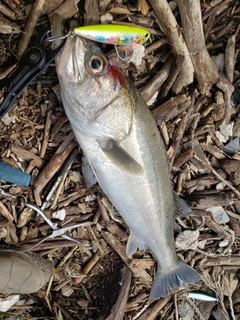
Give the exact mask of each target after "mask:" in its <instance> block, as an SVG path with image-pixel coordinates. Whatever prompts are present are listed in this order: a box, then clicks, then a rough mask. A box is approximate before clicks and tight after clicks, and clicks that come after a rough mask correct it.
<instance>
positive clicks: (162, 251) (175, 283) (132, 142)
mask: <svg viewBox="0 0 240 320" xmlns="http://www.w3.org/2000/svg"><path fill="white" fill-rule="evenodd" d="M92 59H98V63H94V64H91V61H92ZM96 66H99V69H98V68H97V69H94V67H95V68H96ZM57 72H58V76H59V83H60V87H61V95H62V101H63V105H64V108H65V111H66V114H67V116H68V118H69V120H70V123H71V125H72V128H73V131H74V133H75V136H76V139H77V140H78V142H79V144H80V146H81V147H82V150H83V153H84V155H85V156H86V158H87V159H88V161H89V164H90V165H91V167H92V169H93V171H94V174H95V176H96V178H97V180H98V182H99V184H100V186H101V187H102V189H103V191H104V192H105V193H106V195H107V196H108V197H109V199H110V201H111V202H112V204H113V205H114V206H115V208H116V209H117V210H118V211H119V213H120V214H121V216H122V217H123V219H124V220H125V222H126V223H127V225H128V227H129V229H130V236H129V239H128V243H127V254H128V255H129V256H131V255H132V254H133V253H134V252H135V251H136V250H137V248H139V249H146V248H149V249H150V250H151V251H152V253H153V255H154V257H155V258H156V260H157V263H158V267H157V272H156V276H155V280H154V283H153V286H152V289H151V293H150V299H158V298H160V297H164V296H166V295H168V294H169V293H170V292H171V290H172V289H173V288H175V287H179V286H187V285H189V284H193V283H195V282H197V281H198V280H200V276H199V274H198V273H197V272H196V271H195V270H194V269H192V268H191V267H190V266H188V265H187V264H185V263H184V262H183V261H181V260H180V259H179V258H178V256H177V254H176V250H175V243H174V234H173V223H174V219H175V215H176V213H177V212H180V213H181V214H185V215H187V214H189V213H190V208H189V207H188V206H187V205H186V204H185V203H184V201H183V200H181V199H179V198H178V197H177V196H176V194H175V193H174V191H173V188H172V183H171V176H170V172H169V164H168V159H167V154H166V150H165V147H164V144H163V142H162V139H161V137H160V134H159V131H158V128H157V126H156V124H155V121H154V119H153V117H152V115H151V113H150V111H149V109H148V107H147V105H146V103H145V102H144V100H143V99H142V97H141V96H140V94H139V93H138V91H137V90H136V88H135V87H134V85H133V84H132V82H131V81H130V80H129V79H128V78H126V77H125V76H124V75H123V73H122V72H121V70H120V69H118V68H117V67H116V66H115V65H114V64H113V63H112V62H111V61H108V60H107V59H106V58H105V57H104V55H103V54H102V53H101V52H100V50H99V48H98V47H97V46H96V45H94V44H93V43H90V42H89V41H87V40H85V39H83V38H82V37H77V36H75V37H73V38H68V39H67V42H66V45H65V48H64V50H63V52H62V53H61V55H60V56H59V58H58V61H57ZM78 73H79V74H78Z"/></svg>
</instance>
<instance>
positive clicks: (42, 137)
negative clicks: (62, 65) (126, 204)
mask: <svg viewBox="0 0 240 320" xmlns="http://www.w3.org/2000/svg"><path fill="white" fill-rule="evenodd" d="M198 3H199V1H197V0H196V1H189V3H188V5H185V2H184V1H182V0H180V1H178V2H176V1H170V2H169V3H167V2H165V1H163V0H158V1H157V0H149V1H147V0H136V1H124V0H123V1H121V0H120V1H114V0H102V1H97V0H87V1H77V0H76V1H74V0H70V1H68V0H64V1H63V0H55V1H51V3H49V2H48V1H47V0H46V1H44V0H35V1H28V0H3V1H1V3H0V9H1V10H0V79H2V78H4V77H6V75H7V74H8V73H9V72H10V70H11V69H12V68H13V67H14V66H15V64H16V63H17V62H18V60H19V57H20V56H21V55H22V53H23V52H24V51H25V50H26V48H27V46H28V45H29V43H31V42H32V41H33V39H34V38H36V37H37V36H38V34H39V33H41V32H42V31H43V30H48V29H49V30H50V29H51V22H50V21H51V16H52V13H53V12H56V11H57V12H59V13H60V14H61V15H62V16H63V17H64V19H66V24H65V25H66V28H67V27H68V26H69V21H70V20H71V19H75V20H76V21H77V22H78V24H79V25H87V24H98V23H107V22H111V23H118V24H119V23H120V24H130V25H135V24H136V25H141V26H142V27H145V28H147V29H148V30H149V31H150V33H151V37H150V40H149V41H148V42H147V43H146V44H145V45H144V46H145V51H144V52H143V51H141V50H140V51H138V50H139V49H136V48H133V47H118V51H117V52H116V50H115V49H114V48H113V46H110V45H104V44H101V45H100V46H101V48H102V50H103V51H104V52H105V53H106V55H107V57H108V58H109V59H112V60H114V61H115V62H116V64H118V65H119V66H120V67H121V69H122V70H123V71H124V73H125V74H126V75H127V76H129V77H130V78H131V80H132V81H133V82H134V84H135V85H136V87H137V88H138V89H139V91H140V92H141V94H142V96H143V98H144V99H145V101H146V102H147V104H148V106H149V108H150V110H151V111H152V114H153V116H154V118H155V120H156V123H157V125H158V127H159V130H160V132H161V135H162V137H163V141H164V143H165V145H166V149H167V153H168V157H169V162H170V166H171V173H172V183H173V188H174V190H175V191H176V192H177V193H178V194H179V195H180V196H181V197H182V198H184V199H185V200H186V201H187V202H188V203H189V204H190V205H191V207H192V214H191V215H189V216H187V217H185V218H182V217H177V218H176V221H175V225H174V230H175V235H176V248H177V253H178V254H179V256H180V257H181V258H182V259H184V260H185V261H186V262H187V263H188V264H190V265H191V266H193V267H194V269H196V270H197V271H198V272H199V273H200V275H201V279H202V280H201V281H200V282H198V283H197V284H196V285H194V286H191V287H189V288H176V289H174V290H173V291H172V293H171V294H170V295H169V296H168V297H166V298H162V299H159V300H157V301H149V300H148V296H149V292H150V289H151V285H152V281H153V279H154V274H155V271H156V269H155V268H156V264H155V260H154V257H153V256H152V254H151V252H150V251H148V250H147V251H138V252H136V254H134V256H133V258H132V259H129V258H128V257H127V256H126V253H125V249H126V242H127V239H128V228H127V225H126V224H125V223H124V221H123V220H122V219H121V217H120V216H119V215H118V213H117V212H116V210H115V209H114V207H113V206H112V205H111V203H110V202H109V200H108V199H107V196H106V195H105V194H104V193H103V192H102V190H101V188H100V187H99V185H98V184H95V185H94V186H92V187H87V186H86V184H85V180H84V166H86V164H83V163H84V158H83V154H82V152H81V148H80V147H79V146H78V144H77V142H76V140H75V139H74V135H73V133H72V130H71V126H70V124H69V122H68V119H67V117H66V116H65V114H64V109H63V107H62V105H61V98H60V94H59V85H58V79H57V74H56V70H55V65H54V63H52V64H51V65H50V66H49V67H48V69H47V70H46V71H45V72H44V73H42V74H41V75H39V76H38V77H36V78H35V79H34V80H33V81H32V82H31V84H30V85H29V86H27V87H26V88H25V89H24V90H23V92H22V93H21V95H20V96H19V97H18V98H17V100H16V101H15V102H14V103H13V106H12V107H11V109H10V111H9V112H8V113H7V114H6V115H5V116H4V118H2V119H1V120H0V131H1V135H0V160H1V161H2V162H4V163H7V164H10V165H11V166H13V167H16V168H18V169H21V170H22V171H23V172H26V173H29V174H31V177H32V178H31V183H30V185H29V186H26V187H24V186H21V185H15V184H11V183H9V182H8V181H3V180H1V181H0V188H1V189H2V190H4V192H6V193H9V194H10V195H12V196H4V195H0V244H1V245H9V246H16V247H18V248H19V247H20V248H27V249H28V250H30V251H34V252H38V253H39V254H40V255H42V256H43V257H44V258H46V259H47V260H48V261H49V263H50V264H51V265H52V267H53V276H52V278H51V280H50V282H49V284H48V285H47V286H46V287H45V288H42V289H41V290H39V291H38V292H36V293H34V294H30V295H21V297H20V300H19V302H18V303H17V304H15V305H14V306H12V307H11V308H10V309H9V310H8V311H7V312H5V313H4V312H2V313H0V318H1V319H58V320H60V319H81V320H85V319H86V320H87V319H88V320H90V319H99V320H100V319H108V320H110V319H114V320H118V319H124V320H130V319H132V320H144V319H147V320H151V319H152V320H153V319H163V320H167V319H184V320H188V319H189V320H191V319H205V320H208V319H210V320H212V319H217V320H223V319H240V283H239V267H240V258H239V249H240V243H239V239H240V215H239V214H240V189H239V182H240V166H239V162H238V161H239V160H240V155H239V151H240V146H239V137H240V117H239V107H240V90H239V91H237V90H236V89H237V88H238V86H239V84H240V55H239V50H240V42H239V40H240V39H239V37H240V32H239V22H240V6H239V1H237V0H235V1H234V0H232V1H231V0H223V1H222V0H214V1H211V2H210V1H209V0H206V1H200V6H198ZM171 13H173V14H171ZM141 54H142V56H141ZM119 56H121V57H125V60H121V59H120V57H119ZM139 59H140V60H139ZM233 92H235V93H234V100H233V99H232V98H231V97H232V93H233ZM103 94H104V93H103ZM2 100H3V99H2ZM233 107H234V108H233ZM66 161H68V162H67V164H66ZM61 168H64V170H62V172H60V170H61ZM85 169H86V168H85ZM59 172H60V173H61V174H59ZM59 175H60V178H61V179H58V177H59ZM57 179H58V180H59V182H60V183H59V184H57V185H56V180H57ZM54 185H55V186H56V187H55V190H54V192H52V193H53V195H52V196H51V197H49V198H50V203H49V204H47V202H46V201H45V200H46V197H47V196H48V194H49V192H50V191H51V190H53V187H54ZM14 196H15V197H14ZM23 199H24V200H23ZM20 200H21V201H20ZM25 201H26V202H27V203H30V204H33V205H35V206H37V207H39V208H40V207H41V206H42V205H43V204H44V206H45V209H44V212H45V214H46V215H47V216H48V217H49V218H50V219H52V220H53V221H54V222H57V223H58V225H59V226H66V225H69V224H77V223H81V222H86V221H91V222H92V224H91V225H87V226H84V227H81V226H80V227H78V228H76V229H74V230H72V231H70V232H69V235H71V236H72V237H74V238H76V239H78V240H79V241H80V245H79V244H77V243H76V242H72V241H69V240H66V239H63V238H54V239H48V240H47V241H45V242H42V243H41V244H39V245H36V246H34V245H35V244H37V242H38V241H39V240H40V239H42V238H43V237H44V236H46V235H48V233H49V231H50V228H49V226H48V225H47V224H46V223H45V222H44V220H43V219H42V218H41V217H40V218H38V219H36V211H35V210H33V209H31V208H29V207H26V206H24V202H25ZM60 219H62V220H60ZM31 247H32V249H29V248H31ZM192 291H202V292H205V293H207V294H210V295H212V296H216V297H217V298H218V303H216V302H215V301H213V302H209V301H202V300H194V299H190V298H189V297H187V296H186V292H192ZM0 298H2V299H4V298H6V295H3V294H2V295H0Z"/></svg>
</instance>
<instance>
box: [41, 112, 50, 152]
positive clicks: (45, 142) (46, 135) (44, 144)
mask: <svg viewBox="0 0 240 320" xmlns="http://www.w3.org/2000/svg"><path fill="white" fill-rule="evenodd" d="M51 116H52V110H49V111H48V113H47V117H46V124H45V129H44V135H43V142H42V147H41V152H40V157H41V158H44V155H45V152H46V150H47V145H48V139H49V131H50V126H51Z"/></svg>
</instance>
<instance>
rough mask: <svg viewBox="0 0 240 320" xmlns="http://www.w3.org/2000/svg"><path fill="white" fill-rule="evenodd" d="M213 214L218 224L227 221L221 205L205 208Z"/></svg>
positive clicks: (227, 218)
mask: <svg viewBox="0 0 240 320" xmlns="http://www.w3.org/2000/svg"><path fill="white" fill-rule="evenodd" d="M206 211H208V212H210V213H211V214H212V215H213V218H214V219H215V221H216V222H217V223H219V224H223V223H228V222H229V217H228V215H227V213H226V211H225V210H224V209H223V207H222V206H212V207H209V208H207V209H206Z"/></svg>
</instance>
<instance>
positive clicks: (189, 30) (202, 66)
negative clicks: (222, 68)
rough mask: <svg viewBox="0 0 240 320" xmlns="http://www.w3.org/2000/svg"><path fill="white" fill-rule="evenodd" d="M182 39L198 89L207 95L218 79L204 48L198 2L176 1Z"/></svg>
mask: <svg viewBox="0 0 240 320" xmlns="http://www.w3.org/2000/svg"><path fill="white" fill-rule="evenodd" d="M178 5H179V11H180V15H181V21H182V26H183V33H184V38H185V41H186V43H187V47H188V50H189V52H190V56H191V59H192V63H193V66H194V71H195V72H196V77H197V80H198V85H199V89H200V91H201V93H202V94H204V95H209V90H210V89H211V87H212V85H213V84H215V83H216V82H217V81H218V79H219V73H218V68H217V66H216V65H215V63H214V62H213V60H212V59H211V57H210V55H209V53H208V51H207V48H206V46H205V39H204V34H203V25H202V14H201V7H200V0H189V1H188V3H187V4H186V2H185V1H184V0H178Z"/></svg>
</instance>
